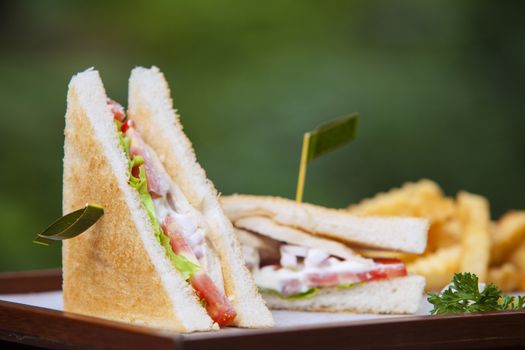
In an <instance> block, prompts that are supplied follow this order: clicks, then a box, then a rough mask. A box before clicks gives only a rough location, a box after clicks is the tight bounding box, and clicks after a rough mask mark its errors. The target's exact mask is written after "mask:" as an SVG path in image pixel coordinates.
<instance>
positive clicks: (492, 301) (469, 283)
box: [427, 272, 525, 315]
mask: <svg viewBox="0 0 525 350" xmlns="http://www.w3.org/2000/svg"><path fill="white" fill-rule="evenodd" d="M427 300H428V301H429V303H431V304H432V305H434V308H433V309H432V310H431V311H430V313H431V314H433V315H435V314H457V313H470V312H487V311H503V310H523V309H524V308H525V296H517V297H514V296H509V295H505V294H503V293H502V292H501V290H500V289H499V288H498V287H496V286H495V285H494V284H492V283H489V284H487V285H486V286H485V288H484V289H483V290H480V289H479V286H478V276H476V275H475V274H473V273H469V272H465V273H456V274H454V278H453V279H452V283H451V284H450V286H449V287H448V288H447V289H446V290H445V291H443V292H442V293H440V294H436V293H430V294H429V296H428V299H427Z"/></svg>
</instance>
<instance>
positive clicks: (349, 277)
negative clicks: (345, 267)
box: [306, 259, 407, 288]
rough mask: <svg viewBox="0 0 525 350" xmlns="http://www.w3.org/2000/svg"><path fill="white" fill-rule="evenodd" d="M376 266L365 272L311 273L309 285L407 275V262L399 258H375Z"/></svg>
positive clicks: (315, 285) (322, 285) (316, 285)
mask: <svg viewBox="0 0 525 350" xmlns="http://www.w3.org/2000/svg"><path fill="white" fill-rule="evenodd" d="M374 261H375V263H376V264H377V265H376V267H375V268H373V269H372V270H369V271H364V272H353V271H341V272H337V273H336V272H330V271H327V272H319V273H309V274H308V275H307V276H306V278H307V281H308V285H309V286H310V287H312V288H315V287H335V286H337V285H340V284H350V283H359V282H366V281H375V280H380V279H387V278H394V277H402V276H406V275H407V270H406V267H405V264H404V263H403V262H402V261H401V260H397V259H374Z"/></svg>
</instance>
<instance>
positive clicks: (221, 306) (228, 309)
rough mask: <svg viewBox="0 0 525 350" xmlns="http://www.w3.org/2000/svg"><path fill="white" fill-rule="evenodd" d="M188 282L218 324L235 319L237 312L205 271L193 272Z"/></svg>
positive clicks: (224, 323) (222, 324)
mask: <svg viewBox="0 0 525 350" xmlns="http://www.w3.org/2000/svg"><path fill="white" fill-rule="evenodd" d="M190 282H191V285H192V287H193V289H195V292H196V293H197V296H198V297H199V299H200V300H203V301H204V303H205V305H204V306H205V308H206V311H207V312H208V315H210V317H211V319H212V320H213V321H215V322H217V324H218V325H219V326H221V327H222V326H225V325H227V324H229V323H231V322H232V321H233V320H234V319H235V317H236V316H237V312H236V311H235V309H234V308H233V307H232V306H231V305H230V301H229V300H228V298H226V296H225V295H224V294H223V293H222V292H221V291H220V290H219V289H218V288H217V287H216V286H215V284H214V283H213V281H212V280H211V278H210V277H209V276H208V275H207V274H206V273H204V272H200V273H196V274H194V275H193V276H191V277H190Z"/></svg>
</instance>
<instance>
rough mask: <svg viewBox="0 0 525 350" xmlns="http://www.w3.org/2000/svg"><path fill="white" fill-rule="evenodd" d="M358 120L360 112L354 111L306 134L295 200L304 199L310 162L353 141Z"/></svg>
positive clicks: (300, 200)
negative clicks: (307, 169)
mask: <svg viewBox="0 0 525 350" xmlns="http://www.w3.org/2000/svg"><path fill="white" fill-rule="evenodd" d="M358 120H359V114H358V113H352V114H350V115H347V116H344V117H341V118H338V119H336V120H333V121H331V122H328V123H326V124H323V125H321V126H319V127H318V128H316V129H314V130H312V131H310V132H307V133H305V134H304V137H303V147H302V151H301V163H300V165H299V179H298V180H297V192H296V194H295V200H296V201H297V202H302V201H303V191H304V182H305V178H306V167H307V165H308V163H309V162H310V161H312V160H314V159H316V158H318V157H319V156H321V155H323V154H325V153H328V152H330V151H333V150H335V149H337V148H339V147H341V146H343V145H345V144H347V143H349V142H350V141H353V140H354V139H355V136H356V130H357V121H358Z"/></svg>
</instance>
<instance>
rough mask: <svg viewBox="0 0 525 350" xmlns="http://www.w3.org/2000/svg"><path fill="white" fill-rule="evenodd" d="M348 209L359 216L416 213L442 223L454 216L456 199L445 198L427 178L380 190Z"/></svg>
mask: <svg viewBox="0 0 525 350" xmlns="http://www.w3.org/2000/svg"><path fill="white" fill-rule="evenodd" d="M348 210H349V211H350V212H351V213H354V214H358V215H378V216H416V217H425V218H428V219H430V220H431V222H441V221H445V220H447V219H448V218H449V217H451V216H452V215H454V212H455V206H454V201H453V200H452V199H451V198H447V197H445V196H444V195H443V192H442V191H441V188H439V186H438V185H437V184H436V183H435V182H433V181H430V180H426V179H423V180H420V181H418V182H414V183H406V184H404V185H403V186H402V187H401V188H395V189H392V190H390V191H388V192H385V193H379V194H377V195H376V196H374V197H373V198H370V199H365V200H363V201H361V203H359V204H357V205H353V206H350V207H349V208H348Z"/></svg>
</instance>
